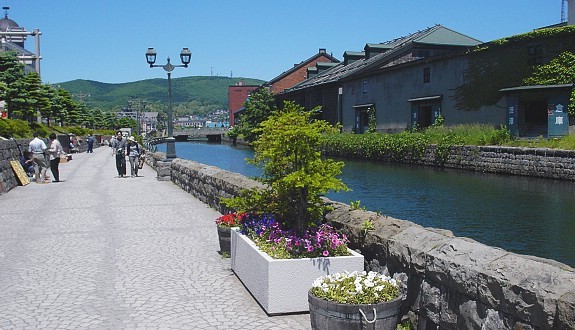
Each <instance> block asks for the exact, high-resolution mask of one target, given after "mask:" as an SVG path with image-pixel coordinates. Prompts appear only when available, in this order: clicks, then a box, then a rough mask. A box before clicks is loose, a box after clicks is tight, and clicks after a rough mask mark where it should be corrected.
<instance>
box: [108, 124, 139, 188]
mask: <svg viewBox="0 0 575 330" xmlns="http://www.w3.org/2000/svg"><path fill="white" fill-rule="evenodd" d="M110 147H111V148H112V156H115V157H116V169H117V171H118V178H123V177H124V176H126V156H128V160H129V161H130V177H132V178H134V177H137V176H138V169H139V160H140V155H141V149H140V145H139V144H138V142H137V141H136V139H135V138H134V137H133V136H130V137H128V138H127V139H125V138H124V136H123V134H122V131H118V132H116V136H115V137H113V138H112V139H111V142H110Z"/></svg>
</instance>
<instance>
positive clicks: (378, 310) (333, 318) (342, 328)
mask: <svg viewBox="0 0 575 330" xmlns="http://www.w3.org/2000/svg"><path fill="white" fill-rule="evenodd" d="M308 302H309V316H310V321H311V328H312V329H314V330H327V329H329V330H353V329H358V330H359V329H390V330H395V329H397V324H398V323H399V310H400V307H401V298H396V299H394V300H392V301H389V302H383V303H378V304H369V305H355V304H338V303H336V302H333V301H327V300H324V299H320V298H317V297H315V296H314V295H312V294H311V293H308Z"/></svg>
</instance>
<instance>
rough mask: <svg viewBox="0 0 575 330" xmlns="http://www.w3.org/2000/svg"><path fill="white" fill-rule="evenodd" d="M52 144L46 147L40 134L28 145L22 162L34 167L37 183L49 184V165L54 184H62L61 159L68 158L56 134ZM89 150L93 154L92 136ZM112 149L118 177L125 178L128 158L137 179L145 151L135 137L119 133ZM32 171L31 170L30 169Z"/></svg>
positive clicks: (52, 135) (24, 164)
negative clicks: (59, 167) (47, 173)
mask: <svg viewBox="0 0 575 330" xmlns="http://www.w3.org/2000/svg"><path fill="white" fill-rule="evenodd" d="M49 137H50V142H49V144H48V145H46V142H45V141H44V140H42V139H40V138H39V134H38V132H35V133H34V139H32V141H30V143H29V145H28V150H27V151H28V153H27V154H25V155H23V156H22V158H23V159H21V160H20V161H21V163H22V165H23V167H24V166H28V165H30V166H32V165H33V168H34V170H33V171H34V178H35V180H36V183H48V182H49V181H48V176H47V175H46V172H47V170H48V164H49V166H50V170H51V171H52V176H53V180H52V182H54V183H57V182H62V181H61V180H60V172H59V169H58V166H59V164H60V158H61V157H66V156H67V155H66V153H65V152H64V149H63V148H62V144H61V143H60V141H58V139H57V137H56V134H55V133H51V134H50V136H49ZM87 142H88V150H87V153H93V152H94V151H93V146H94V137H93V136H92V134H90V135H89V136H88V140H87ZM109 145H110V147H111V148H112V155H113V156H115V159H116V169H117V170H118V177H119V178H123V177H124V176H126V156H127V157H128V160H129V162H130V176H131V177H132V178H133V177H137V176H138V169H139V165H140V164H139V163H140V155H141V154H142V153H143V151H142V150H141V148H140V145H139V144H138V142H137V141H136V139H135V138H134V137H133V136H130V137H128V138H127V139H126V138H124V136H123V135H122V131H118V132H117V133H116V135H115V136H114V137H112V139H111V141H110V144H109ZM27 155H28V156H27ZM29 170H31V168H29Z"/></svg>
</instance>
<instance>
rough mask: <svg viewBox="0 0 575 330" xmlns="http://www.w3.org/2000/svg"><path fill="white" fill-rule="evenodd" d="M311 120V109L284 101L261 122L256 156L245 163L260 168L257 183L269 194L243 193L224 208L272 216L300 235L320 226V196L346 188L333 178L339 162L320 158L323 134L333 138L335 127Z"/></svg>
mask: <svg viewBox="0 0 575 330" xmlns="http://www.w3.org/2000/svg"><path fill="white" fill-rule="evenodd" d="M314 110H316V109H314ZM312 118H313V110H312V112H308V111H305V109H304V108H303V107H301V106H298V105H296V104H295V103H292V102H285V104H284V108H283V109H281V110H278V111H277V112H275V113H274V114H273V115H271V116H270V117H269V118H268V119H267V120H265V121H263V122H262V123H260V126H259V128H257V129H255V133H256V134H258V135H259V138H258V139H257V140H256V141H255V142H254V148H255V156H254V158H253V159H250V160H248V161H249V162H250V163H252V164H254V165H256V166H258V167H260V168H262V170H263V174H262V176H261V177H260V178H259V180H260V181H261V182H263V183H266V184H267V185H268V187H269V189H268V190H263V191H262V190H248V191H244V192H243V193H242V195H241V196H239V197H236V198H234V199H231V200H226V201H224V203H225V204H226V205H227V206H230V207H232V208H236V209H237V210H239V211H247V212H271V213H274V215H275V216H276V219H277V220H278V221H280V222H281V223H282V224H283V225H284V226H285V227H290V228H292V229H294V230H295V231H296V232H297V233H300V234H301V233H303V232H304V230H305V228H306V227H308V226H309V225H311V224H313V223H317V222H318V221H320V220H321V218H322V216H323V212H324V210H325V206H324V204H323V203H322V201H321V196H323V195H325V193H327V192H328V191H340V190H347V187H346V185H345V184H344V183H343V182H342V181H341V180H340V179H338V178H337V176H338V175H339V174H341V168H342V167H343V162H336V161H333V160H331V159H323V158H322V156H321V147H322V143H323V134H324V133H336V132H337V131H338V129H337V127H333V126H330V125H329V124H328V123H327V122H325V121H323V120H314V119H312Z"/></svg>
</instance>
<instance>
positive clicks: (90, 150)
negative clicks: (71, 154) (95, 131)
mask: <svg viewBox="0 0 575 330" xmlns="http://www.w3.org/2000/svg"><path fill="white" fill-rule="evenodd" d="M86 152H87V153H93V152H94V136H92V134H89V135H88V151H86Z"/></svg>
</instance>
